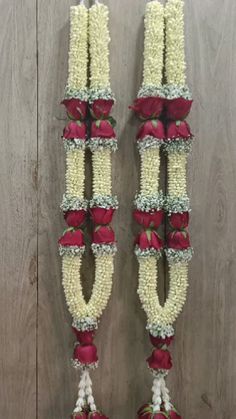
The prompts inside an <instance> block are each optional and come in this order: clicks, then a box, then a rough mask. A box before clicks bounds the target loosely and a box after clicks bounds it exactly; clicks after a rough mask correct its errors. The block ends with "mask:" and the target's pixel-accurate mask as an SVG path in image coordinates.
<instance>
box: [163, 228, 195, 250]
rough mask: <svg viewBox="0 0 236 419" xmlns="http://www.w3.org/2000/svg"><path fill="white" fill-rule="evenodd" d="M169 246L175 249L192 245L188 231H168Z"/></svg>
mask: <svg viewBox="0 0 236 419" xmlns="http://www.w3.org/2000/svg"><path fill="white" fill-rule="evenodd" d="M167 246H168V247H169V248H171V249H175V250H185V249H188V248H189V247H191V245H190V238H189V233H188V232H187V231H173V232H171V233H168V236H167Z"/></svg>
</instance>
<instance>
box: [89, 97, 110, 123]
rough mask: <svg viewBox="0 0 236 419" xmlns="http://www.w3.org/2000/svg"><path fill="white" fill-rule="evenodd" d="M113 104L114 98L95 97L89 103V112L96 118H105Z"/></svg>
mask: <svg viewBox="0 0 236 419" xmlns="http://www.w3.org/2000/svg"><path fill="white" fill-rule="evenodd" d="M113 105H114V100H112V99H109V100H106V99H97V100H95V101H94V102H93V103H92V105H91V108H90V110H91V114H92V116H93V117H94V118H96V119H102V118H107V117H108V116H109V114H110V112H111V108H112V106H113Z"/></svg>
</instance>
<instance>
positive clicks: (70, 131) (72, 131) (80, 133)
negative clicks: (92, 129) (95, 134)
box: [63, 121, 86, 140]
mask: <svg viewBox="0 0 236 419" xmlns="http://www.w3.org/2000/svg"><path fill="white" fill-rule="evenodd" d="M63 137H64V138H65V139H67V140H73V139H74V138H80V139H82V140H85V138H86V125H85V124H84V123H83V122H80V123H78V122H76V121H70V122H69V123H68V125H67V126H66V127H65V128H64V131H63Z"/></svg>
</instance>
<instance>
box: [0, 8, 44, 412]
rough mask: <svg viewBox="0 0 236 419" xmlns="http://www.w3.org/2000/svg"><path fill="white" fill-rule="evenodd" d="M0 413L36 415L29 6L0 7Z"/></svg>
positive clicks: (32, 12)
mask: <svg viewBox="0 0 236 419" xmlns="http://www.w3.org/2000/svg"><path fill="white" fill-rule="evenodd" d="M0 8H1V13H0V53H1V66H0V91H1V101H0V114H1V118H0V138H1V153H0V167H1V176H0V194H1V202H0V229H1V251H0V277H1V282H0V284H1V291H0V316H1V323H0V335H1V345H0V359H1V363H0V377H1V385H0V415H1V417H3V418H11V417H15V416H16V412H17V416H18V417H19V418H25V419H32V418H33V417H35V416H36V368H37V365H36V316H37V77H36V74H37V63H36V30H35V21H36V3H35V1H34V0H25V1H24V2H22V1H18V0H17V1H15V0H12V1H10V2H4V1H1V2H0Z"/></svg>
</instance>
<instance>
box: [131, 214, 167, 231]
mask: <svg viewBox="0 0 236 419" xmlns="http://www.w3.org/2000/svg"><path fill="white" fill-rule="evenodd" d="M133 215H134V219H135V221H137V223H138V224H140V225H142V226H143V227H145V228H149V227H152V228H158V227H159V226H160V225H161V223H162V221H163V218H164V212H163V211H162V210H160V211H155V212H145V211H140V210H135V211H134V212H133Z"/></svg>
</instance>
